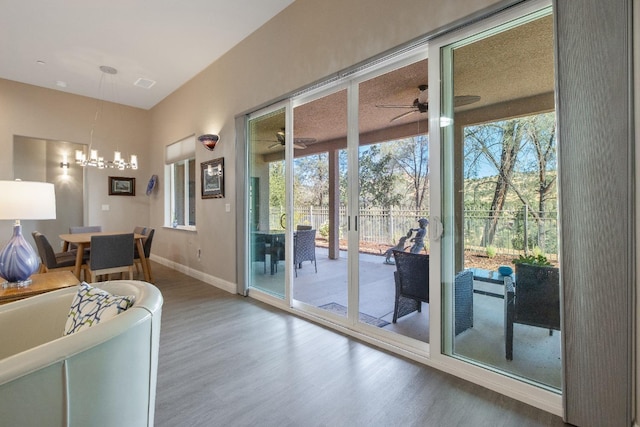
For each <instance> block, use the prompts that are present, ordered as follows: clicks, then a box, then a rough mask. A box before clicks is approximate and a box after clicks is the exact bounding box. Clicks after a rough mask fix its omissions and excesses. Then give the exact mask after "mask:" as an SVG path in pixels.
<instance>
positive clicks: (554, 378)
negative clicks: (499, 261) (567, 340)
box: [253, 247, 561, 389]
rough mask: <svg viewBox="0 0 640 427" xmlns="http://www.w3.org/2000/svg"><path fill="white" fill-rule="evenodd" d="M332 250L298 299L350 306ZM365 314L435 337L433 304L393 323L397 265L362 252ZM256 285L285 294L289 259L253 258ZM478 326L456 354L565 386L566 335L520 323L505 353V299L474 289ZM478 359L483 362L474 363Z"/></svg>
mask: <svg viewBox="0 0 640 427" xmlns="http://www.w3.org/2000/svg"><path fill="white" fill-rule="evenodd" d="M327 253H328V252H327V249H326V248H321V247H317V248H316V258H317V265H318V273H317V274H316V273H315V270H314V268H313V265H312V264H310V263H309V262H305V263H303V266H302V268H301V269H299V270H298V277H297V278H296V279H294V291H293V292H294V299H296V300H298V301H302V302H304V303H307V304H309V305H312V306H314V307H322V306H326V305H327V304H330V303H337V304H339V305H341V306H344V307H346V306H347V259H346V253H345V252H341V253H340V255H341V258H339V259H338V260H331V259H329V258H328V255H327ZM359 257H360V272H359V273H360V310H359V311H360V313H361V314H365V315H368V316H371V318H373V319H380V320H382V321H385V324H384V326H382V328H383V329H384V330H387V331H390V332H392V333H397V334H401V335H404V336H407V337H410V338H413V339H416V340H419V341H424V342H428V341H429V305H428V304H423V305H422V312H421V313H418V312H414V313H411V314H409V315H407V316H404V317H402V318H400V319H398V322H397V323H395V324H394V323H392V318H393V307H394V294H395V285H394V280H393V272H394V271H395V266H394V265H389V264H385V263H384V256H382V255H380V256H377V255H369V254H360V255H359ZM253 269H254V270H253V273H254V278H255V281H256V283H255V285H256V287H258V288H259V289H261V290H263V291H266V292H269V293H272V294H278V293H280V294H281V293H282V289H283V286H284V285H283V283H284V261H281V262H280V263H279V268H278V271H277V272H276V273H275V274H274V275H270V274H269V271H267V274H263V265H262V263H261V262H255V263H253ZM474 289H475V290H482V291H485V292H486V291H488V292H492V293H495V294H502V293H503V287H502V286H500V285H492V284H489V283H485V282H478V281H474ZM473 311H474V318H473V327H472V328H470V329H468V330H466V331H464V332H462V333H461V334H460V335H458V336H457V337H456V338H455V340H454V353H455V355H456V356H458V357H460V358H463V359H466V360H470V361H471V360H476V361H482V363H484V364H486V366H487V367H488V368H489V369H497V370H500V371H504V372H506V373H507V374H515V375H521V376H522V377H524V378H526V379H529V380H532V381H534V382H538V383H541V384H544V385H547V386H550V387H553V388H557V389H559V388H560V387H561V354H560V335H561V333H560V332H558V331H554V334H553V335H552V336H549V332H548V330H546V329H543V328H536V327H530V326H525V325H519V324H517V325H515V327H514V358H513V360H512V361H509V360H506V358H505V341H504V300H503V299H501V298H497V297H494V296H488V295H484V294H480V293H474V296H473ZM474 363H477V362H474Z"/></svg>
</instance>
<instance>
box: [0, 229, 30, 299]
mask: <svg viewBox="0 0 640 427" xmlns="http://www.w3.org/2000/svg"><path fill="white" fill-rule="evenodd" d="M39 266H40V258H39V257H38V255H36V252H35V251H34V250H33V248H32V247H31V245H30V244H29V243H28V242H27V241H26V240H25V239H24V237H22V226H21V225H19V224H16V225H14V226H13V236H12V237H11V239H10V240H9V242H8V243H7V246H5V247H4V249H2V252H0V276H1V277H2V278H4V279H5V280H6V281H7V283H6V284H3V285H2V286H3V287H5V288H7V287H20V286H28V285H29V284H30V283H31V280H29V276H31V275H32V274H33V273H35V272H36V271H37V270H38V267H39Z"/></svg>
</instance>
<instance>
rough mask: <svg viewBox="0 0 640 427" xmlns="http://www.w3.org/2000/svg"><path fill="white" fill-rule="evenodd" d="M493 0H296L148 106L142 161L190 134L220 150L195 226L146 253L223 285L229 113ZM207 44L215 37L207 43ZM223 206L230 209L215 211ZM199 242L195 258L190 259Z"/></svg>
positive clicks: (227, 259)
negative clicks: (215, 186)
mask: <svg viewBox="0 0 640 427" xmlns="http://www.w3.org/2000/svg"><path fill="white" fill-rule="evenodd" d="M493 3H496V1H491V0H485V1H466V2H462V1H456V2H451V1H446V0H439V1H430V2H425V1H422V0H404V1H402V5H401V7H398V6H399V5H398V3H397V2H391V1H388V0H350V1H347V2H345V1H343V0H323V1H322V2H318V1H314V0H297V1H296V2H294V3H293V4H292V5H291V6H290V7H288V8H287V9H285V10H284V11H283V12H282V13H281V14H279V15H278V16H276V17H275V18H274V19H272V20H271V21H269V22H268V23H267V24H265V25H264V26H263V27H262V28H260V29H259V30H258V31H257V32H256V33H254V34H253V35H251V36H250V37H249V38H247V39H246V40H244V41H243V42H242V43H240V44H239V45H238V46H236V48H234V49H233V50H231V51H230V52H229V53H228V54H227V55H225V56H224V57H222V58H221V59H220V60H218V61H216V62H215V63H213V64H212V65H211V66H209V67H208V68H207V69H206V70H204V71H203V72H202V73H200V74H199V75H198V76H196V77H195V78H194V79H192V80H191V81H190V82H188V83H187V84H186V85H184V86H183V87H181V88H180V89H179V90H177V91H176V92H174V93H173V94H171V95H170V96H168V97H167V98H166V99H165V100H163V101H162V102H161V103H160V104H158V105H157V106H156V107H154V108H153V109H152V110H151V113H152V117H151V120H152V123H151V136H152V138H151V141H152V144H153V147H154V148H153V149H152V150H151V154H150V158H149V160H150V161H151V164H152V165H153V166H152V167H153V168H154V170H155V169H159V168H160V167H161V166H162V164H163V152H164V147H165V146H166V145H168V144H170V143H172V142H175V141H177V140H179V139H181V138H183V137H185V136H188V135H190V134H196V135H200V134H203V133H218V134H219V135H220V137H221V141H220V142H219V143H218V145H217V146H216V148H215V150H214V151H213V152H209V151H206V150H205V149H204V148H202V147H197V148H196V163H197V164H198V165H199V164H200V163H201V162H203V161H207V160H211V159H213V158H217V157H224V158H225V172H226V173H225V187H226V188H225V198H224V199H207V200H201V199H200V197H199V193H200V188H199V182H198V190H197V194H198V204H197V229H198V231H197V232H196V233H193V232H186V231H180V230H173V229H161V230H157V231H156V237H155V238H154V252H155V254H157V255H158V256H160V257H162V258H166V259H168V260H170V261H172V262H177V263H179V264H180V265H182V266H184V267H186V268H187V269H193V270H197V271H198V272H201V273H203V274H204V275H210V276H213V277H214V278H217V279H220V280H221V281H224V282H226V283H227V284H230V283H235V281H236V279H235V277H236V259H235V258H236V257H235V250H236V233H235V231H236V222H235V218H236V207H235V203H234V202H235V193H236V192H235V178H234V175H235V174H236V172H238V173H241V172H242V171H236V170H235V152H236V150H235V145H236V144H241V143H242V141H236V140H235V128H234V117H235V116H237V115H238V114H241V113H243V112H247V111H251V110H253V109H255V108H256V107H258V106H261V105H265V104H267V103H268V102H270V101H272V100H275V99H277V98H280V97H282V96H283V95H284V94H286V93H289V92H292V91H294V90H296V89H299V88H302V87H304V86H306V85H309V84H311V83H313V82H315V81H318V80H320V79H323V78H325V77H327V76H331V75H332V74H334V73H336V72H338V71H340V70H343V69H345V68H348V67H351V66H353V65H355V64H357V63H359V62H361V61H364V60H366V59H368V58H371V57H373V56H376V55H379V54H381V53H383V52H385V51H388V50H389V49H392V48H394V47H396V46H398V45H401V44H404V43H406V42H408V41H411V40H413V39H415V38H417V37H419V36H422V35H424V34H427V33H430V32H433V31H435V30H436V29H437V28H439V27H442V26H444V25H446V24H448V23H450V22H452V21H455V20H458V19H461V18H463V17H464V16H467V15H469V14H472V13H474V12H476V11H478V10H481V9H483V8H486V7H488V6H490V5H491V4H493ZM212 42H215V41H212ZM225 204H230V205H231V212H225ZM162 222H163V199H162V197H154V198H152V199H151V224H152V225H153V226H155V227H156V228H158V227H159V226H160V225H161V224H162ZM198 249H200V250H201V251H202V252H201V254H202V255H201V260H200V261H199V260H198V259H197V251H198Z"/></svg>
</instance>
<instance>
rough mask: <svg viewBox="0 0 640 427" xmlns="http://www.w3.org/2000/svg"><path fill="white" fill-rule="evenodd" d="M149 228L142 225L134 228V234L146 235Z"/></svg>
mask: <svg viewBox="0 0 640 427" xmlns="http://www.w3.org/2000/svg"><path fill="white" fill-rule="evenodd" d="M146 232H147V227H142V226H140V225H138V226H135V227H133V234H146Z"/></svg>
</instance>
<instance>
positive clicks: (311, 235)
mask: <svg viewBox="0 0 640 427" xmlns="http://www.w3.org/2000/svg"><path fill="white" fill-rule="evenodd" d="M303 261H311V262H312V263H313V265H314V267H315V269H316V273H317V272H318V265H317V264H316V230H298V231H296V233H295V235H294V236H293V264H294V269H295V272H296V277H297V276H298V269H299V268H302V262H303Z"/></svg>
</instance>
